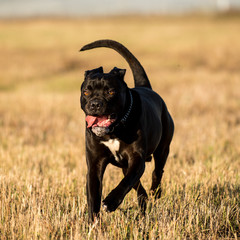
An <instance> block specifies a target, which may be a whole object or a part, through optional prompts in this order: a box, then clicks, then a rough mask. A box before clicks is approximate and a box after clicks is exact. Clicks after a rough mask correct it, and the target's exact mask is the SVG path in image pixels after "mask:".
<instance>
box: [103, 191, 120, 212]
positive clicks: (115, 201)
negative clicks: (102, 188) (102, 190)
mask: <svg viewBox="0 0 240 240" xmlns="http://www.w3.org/2000/svg"><path fill="white" fill-rule="evenodd" d="M121 202H122V200H121V199H119V198H117V197H116V196H114V194H111V193H110V194H109V195H108V196H107V197H106V198H105V199H104V200H103V205H102V207H103V210H104V211H106V212H113V211H115V210H116V209H117V207H118V206H119V205H120V204H121Z"/></svg>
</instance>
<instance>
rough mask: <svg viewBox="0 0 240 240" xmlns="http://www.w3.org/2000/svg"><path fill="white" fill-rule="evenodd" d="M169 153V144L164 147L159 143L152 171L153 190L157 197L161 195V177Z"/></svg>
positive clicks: (154, 154)
mask: <svg viewBox="0 0 240 240" xmlns="http://www.w3.org/2000/svg"><path fill="white" fill-rule="evenodd" d="M168 154H169V146H165V147H162V146H161V144H159V146H158V148H157V149H156V151H155V152H154V153H153V156H154V161H155V169H154V170H153V173H152V186H151V191H152V193H153V194H154V196H155V198H160V197H161V192H162V189H161V179H162V175H163V168H164V166H165V163H166V161H167V157H168Z"/></svg>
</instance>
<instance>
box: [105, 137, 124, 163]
mask: <svg viewBox="0 0 240 240" xmlns="http://www.w3.org/2000/svg"><path fill="white" fill-rule="evenodd" d="M101 143H102V144H104V145H105V146H106V147H108V148H109V150H110V151H111V153H112V154H113V156H114V157H115V159H116V161H119V160H121V156H120V154H119V153H118V151H119V149H120V142H119V141H118V140H117V139H109V140H108V141H101Z"/></svg>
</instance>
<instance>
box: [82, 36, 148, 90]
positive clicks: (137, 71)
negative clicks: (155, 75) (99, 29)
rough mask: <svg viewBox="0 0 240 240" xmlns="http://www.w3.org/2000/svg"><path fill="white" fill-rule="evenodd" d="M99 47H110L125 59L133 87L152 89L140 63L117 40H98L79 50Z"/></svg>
mask: <svg viewBox="0 0 240 240" xmlns="http://www.w3.org/2000/svg"><path fill="white" fill-rule="evenodd" d="M99 47H107V48H112V49H114V50H115V51H117V52H118V53H119V54H120V55H122V56H123V57H124V58H125V60H126V61H127V62H128V64H129V66H130V68H131V70H132V73H133V77H134V83H135V87H147V88H150V89H152V87H151V84H150V82H149V80H148V77H147V74H146V72H145V70H144V68H143V67H142V65H141V63H140V62H139V61H138V60H137V59H136V57H134V55H133V54H132V53H131V52H130V51H129V50H128V49H127V48H126V47H124V46H123V45H122V44H120V43H119V42H116V41H113V40H107V39H105V40H98V41H95V42H92V43H89V44H87V45H85V46H84V47H82V48H81V49H80V51H85V50H89V49H93V48H99Z"/></svg>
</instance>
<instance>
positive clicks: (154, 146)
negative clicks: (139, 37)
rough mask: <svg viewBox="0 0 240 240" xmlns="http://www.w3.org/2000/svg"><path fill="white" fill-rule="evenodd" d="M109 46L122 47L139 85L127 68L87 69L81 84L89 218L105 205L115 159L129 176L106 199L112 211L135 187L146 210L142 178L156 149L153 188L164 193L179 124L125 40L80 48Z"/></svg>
mask: <svg viewBox="0 0 240 240" xmlns="http://www.w3.org/2000/svg"><path fill="white" fill-rule="evenodd" d="M98 47H108V48H112V49H114V50H116V51H117V52H118V53H120V54H121V55H122V56H123V57H124V58H125V59H126V61H127V62H128V64H129V66H130V68H131V70H132V72H133V76H134V82H135V88H133V89H129V88H128V87H127V85H126V83H125V82H124V75H125V71H126V70H125V69H118V68H116V67H115V68H113V70H111V71H110V72H109V73H104V72H103V68H102V67H100V68H97V69H93V70H90V71H86V72H85V79H84V82H83V83H82V86H81V108H82V109H83V111H84V112H85V114H86V122H87V127H86V158H87V167H88V173H87V200H88V209H89V218H90V219H91V220H93V219H94V217H95V216H97V215H98V213H99V211H100V205H101V196H102V178H103V174H104V171H105V169H106V166H107V165H108V164H109V163H111V164H113V165H115V166H117V167H120V168H122V170H123V174H124V178H123V179H122V181H121V182H120V183H119V185H118V186H117V187H116V188H115V189H113V190H112V191H111V192H110V193H109V195H108V196H107V197H106V198H105V199H104V200H103V208H104V209H105V210H106V211H109V212H111V211H114V210H116V208H117V207H118V206H119V205H120V204H121V202H122V201H123V199H124V197H125V195H126V194H127V193H128V192H129V191H130V190H131V189H132V188H134V189H135V190H136V191H137V196H138V204H139V206H140V207H141V209H142V211H143V212H144V211H145V208H146V200H147V197H148V196H147V193H146V191H145V189H144V188H143V186H142V184H141V182H140V178H141V176H142V174H143V172H144V169H145V162H146V161H151V158H152V157H151V155H152V154H153V156H154V160H155V170H154V171H153V173H152V186H151V191H152V192H153V194H154V195H155V197H156V198H159V197H160V196H161V187H160V184H161V178H162V174H163V168H164V165H165V163H166V160H167V157H168V153H169V145H170V142H171V140H172V137H173V132H174V124H173V120H172V118H171V116H170V114H169V112H168V110H167V107H166V105H165V103H164V101H163V100H162V98H161V97H160V96H159V95H158V94H157V93H155V92H154V91H153V90H152V88H151V85H150V82H149V80H148V77H147V75H146V73H145V71H144V69H143V67H142V66H141V64H140V63H139V62H138V60H137V59H136V58H135V57H134V56H133V55H132V53H130V52H129V50H128V49H126V48H125V47H124V46H123V45H121V44H120V43H118V42H116V41H112V40H99V41H96V42H93V43H90V44H88V45H86V46H84V47H83V48H82V49H81V50H80V51H85V50H89V49H93V48H98Z"/></svg>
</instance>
